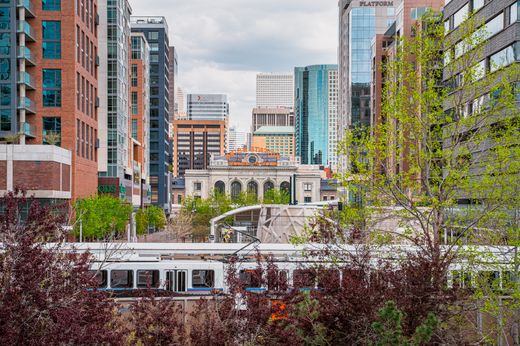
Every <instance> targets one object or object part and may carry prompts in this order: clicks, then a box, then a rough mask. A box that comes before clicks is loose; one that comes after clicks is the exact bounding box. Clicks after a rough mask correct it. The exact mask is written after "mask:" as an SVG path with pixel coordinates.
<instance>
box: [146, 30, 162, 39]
mask: <svg viewBox="0 0 520 346" xmlns="http://www.w3.org/2000/svg"><path fill="white" fill-rule="evenodd" d="M158 39H159V32H157V31H150V32H148V40H158Z"/></svg>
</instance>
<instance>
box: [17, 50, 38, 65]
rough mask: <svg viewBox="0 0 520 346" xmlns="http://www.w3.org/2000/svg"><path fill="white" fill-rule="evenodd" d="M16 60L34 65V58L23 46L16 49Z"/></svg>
mask: <svg viewBox="0 0 520 346" xmlns="http://www.w3.org/2000/svg"><path fill="white" fill-rule="evenodd" d="M18 59H25V61H26V62H27V63H28V64H29V65H31V66H34V65H35V62H34V57H33V55H32V52H31V50H30V49H29V48H27V47H24V46H19V47H18Z"/></svg>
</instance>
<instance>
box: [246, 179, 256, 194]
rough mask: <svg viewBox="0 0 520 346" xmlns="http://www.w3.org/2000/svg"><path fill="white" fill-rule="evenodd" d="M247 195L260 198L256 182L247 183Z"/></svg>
mask: <svg viewBox="0 0 520 346" xmlns="http://www.w3.org/2000/svg"><path fill="white" fill-rule="evenodd" d="M247 193H248V194H251V195H254V196H255V197H258V184H257V183H256V181H254V180H252V181H250V182H249V183H247Z"/></svg>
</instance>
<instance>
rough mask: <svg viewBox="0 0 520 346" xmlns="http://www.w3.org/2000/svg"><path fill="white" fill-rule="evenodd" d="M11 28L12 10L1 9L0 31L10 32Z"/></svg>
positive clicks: (7, 8)
mask: <svg viewBox="0 0 520 346" xmlns="http://www.w3.org/2000/svg"><path fill="white" fill-rule="evenodd" d="M10 26H11V9H10V8H9V7H0V30H9V28H10Z"/></svg>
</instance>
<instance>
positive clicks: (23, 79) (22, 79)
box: [18, 71, 34, 90]
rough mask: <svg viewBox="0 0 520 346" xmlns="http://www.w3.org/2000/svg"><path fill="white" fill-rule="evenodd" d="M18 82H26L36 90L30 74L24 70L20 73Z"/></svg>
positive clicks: (26, 84)
mask: <svg viewBox="0 0 520 346" xmlns="http://www.w3.org/2000/svg"><path fill="white" fill-rule="evenodd" d="M18 84H25V86H26V87H27V88H28V89H32V90H34V84H33V81H32V77H31V75H30V74H28V73H27V72H24V71H20V72H19V73H18Z"/></svg>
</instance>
